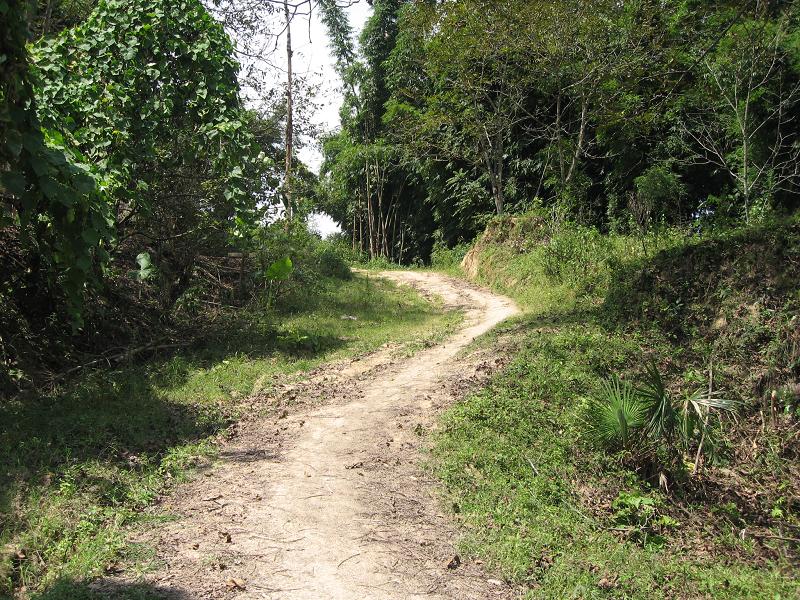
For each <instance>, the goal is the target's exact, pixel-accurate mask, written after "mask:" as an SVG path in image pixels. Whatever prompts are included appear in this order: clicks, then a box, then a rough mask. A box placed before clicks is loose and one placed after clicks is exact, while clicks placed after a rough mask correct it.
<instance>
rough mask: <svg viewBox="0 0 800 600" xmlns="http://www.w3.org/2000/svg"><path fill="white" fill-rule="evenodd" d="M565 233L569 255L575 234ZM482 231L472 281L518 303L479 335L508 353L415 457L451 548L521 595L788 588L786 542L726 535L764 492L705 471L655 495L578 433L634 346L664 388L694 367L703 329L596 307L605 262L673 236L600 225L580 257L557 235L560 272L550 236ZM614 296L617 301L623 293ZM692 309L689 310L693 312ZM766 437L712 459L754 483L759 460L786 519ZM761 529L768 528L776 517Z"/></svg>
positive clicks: (631, 257)
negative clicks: (666, 326) (430, 482)
mask: <svg viewBox="0 0 800 600" xmlns="http://www.w3.org/2000/svg"><path fill="white" fill-rule="evenodd" d="M501 227H502V225H501ZM514 227H517V225H514ZM520 227H523V226H522V225H520ZM492 235H495V236H496V238H495V239H491V237H492ZM569 235H573V236H574V240H573V241H574V243H575V244H580V247H581V248H582V250H580V252H585V250H583V249H585V248H586V244H585V243H584V242H580V238H581V235H582V234H581V235H575V234H574V233H570V234H569ZM488 237H489V238H490V239H489V240H486V239H484V240H482V241H479V242H478V248H479V252H480V268H479V274H478V280H479V281H480V282H482V283H484V284H486V285H489V286H491V287H492V288H493V289H495V290H496V291H498V292H501V293H504V294H507V295H509V296H511V297H512V298H514V299H515V300H516V301H517V302H518V303H519V304H520V306H521V307H522V309H523V311H524V312H523V314H522V315H520V316H518V317H516V318H515V319H512V320H510V321H508V322H506V323H504V324H503V325H501V326H500V327H498V328H497V329H496V330H495V331H493V332H491V333H490V334H488V335H487V336H486V339H483V340H480V341H479V344H481V345H486V344H491V343H495V342H496V340H497V339H498V338H503V339H504V340H505V343H511V344H512V346H513V347H514V348H515V349H514V351H513V352H514V359H513V361H512V362H511V363H510V364H509V366H508V367H507V368H506V369H504V370H503V371H502V372H501V373H499V374H497V375H496V376H495V377H494V378H493V379H492V380H491V381H490V383H489V385H488V387H487V388H485V389H483V390H481V391H478V392H476V393H474V394H472V395H470V396H468V397H467V398H465V399H464V400H463V401H462V402H460V403H458V404H457V405H455V406H454V407H453V408H452V409H451V410H449V411H448V412H447V413H446V414H445V415H444V417H443V422H442V427H441V430H440V431H439V433H437V434H436V436H435V439H434V449H433V455H432V460H431V467H432V468H433V469H434V470H435V471H436V473H437V474H438V476H439V477H440V478H441V480H442V481H443V482H444V484H445V489H446V498H447V503H448V504H449V505H451V506H452V509H453V512H454V513H455V515H456V516H457V518H458V519H459V520H460V521H461V522H462V523H463V527H464V531H465V534H464V538H463V540H462V542H461V544H462V551H463V552H464V553H465V554H466V555H472V556H478V557H481V558H482V559H484V560H485V561H486V562H487V563H488V564H489V565H490V566H492V567H493V568H496V569H498V570H499V571H500V572H501V573H502V574H503V575H504V576H505V577H506V578H507V579H508V580H509V581H511V582H514V583H516V584H518V585H519V586H520V587H521V588H522V589H523V590H525V594H526V597H528V598H634V599H638V598H641V599H645V598H648V599H649V598H700V597H708V598H710V597H714V598H772V599H778V598H780V599H785V598H796V597H797V596H798V594H800V584H798V582H797V562H796V557H797V554H796V553H795V552H794V551H792V550H791V546H787V544H786V543H784V542H781V541H779V540H768V539H767V540H761V541H760V542H758V543H757V542H756V540H755V539H754V538H752V537H748V536H744V539H743V537H742V536H741V535H740V531H741V530H742V528H744V529H745V530H748V531H752V530H753V527H754V526H756V527H759V526H762V527H763V526H764V524H765V523H768V522H769V521H768V519H769V516H770V514H776V513H774V509H772V510H773V512H772V513H771V512H770V510H771V509H770V506H771V504H770V503H771V502H773V501H774V500H775V498H773V497H772V496H771V495H769V494H766V493H765V496H768V497H770V500H769V501H766V500H763V499H762V498H761V497H759V500H758V501H757V502H754V501H752V500H750V501H747V500H745V501H742V498H738V499H737V496H735V495H733V496H732V497H733V498H734V499H736V501H735V502H725V501H723V498H722V497H720V496H715V495H714V493H713V491H712V489H713V487H714V486H715V485H716V483H717V481H718V480H717V479H715V478H714V476H713V475H712V471H713V467H709V468H708V469H707V470H706V475H705V476H704V481H705V483H703V484H701V485H700V486H699V487H700V489H702V488H703V486H708V488H709V489H708V490H706V492H707V496H706V497H705V498H703V497H700V496H698V495H696V494H695V492H696V491H697V490H696V489H694V488H692V489H687V490H686V491H685V492H681V491H680V490H674V491H673V493H671V494H667V493H664V492H663V491H662V490H660V489H659V488H658V484H657V483H655V484H653V483H651V482H650V481H649V480H648V479H647V478H646V477H643V475H642V474H641V473H638V472H637V471H636V470H634V469H633V468H631V465H630V464H629V462H626V460H625V456H624V455H606V454H604V453H600V452H597V451H596V450H595V448H593V447H592V445H591V443H590V442H589V440H587V439H584V437H585V435H584V431H585V429H584V428H583V426H582V424H581V418H582V415H583V407H584V406H585V404H586V402H587V400H588V399H589V398H591V397H594V396H595V395H596V394H598V393H599V391H600V389H601V385H602V382H603V381H604V380H605V379H606V378H607V377H608V376H609V374H611V373H619V374H621V375H622V376H623V377H628V378H631V377H633V376H635V375H638V374H640V373H641V371H642V370H643V368H644V360H643V357H652V358H655V359H656V360H658V361H659V363H660V364H662V365H667V366H669V372H670V374H671V381H670V383H671V385H677V386H685V385H697V383H696V381H695V380H693V379H692V377H695V379H696V377H697V374H698V372H699V373H700V374H702V366H703V364H704V363H703V361H704V360H705V359H706V358H707V357H706V356H705V355H704V354H703V351H704V350H706V349H707V346H708V342H707V340H705V339H701V338H700V336H699V334H698V333H697V332H693V334H694V335H695V337H691V338H686V337H684V338H682V339H676V338H675V337H674V336H672V335H671V334H670V333H669V332H665V331H662V330H660V329H659V328H658V327H657V326H655V325H654V321H653V320H649V321H642V322H639V321H628V320H620V318H619V316H618V315H619V314H620V311H618V310H615V309H616V308H619V307H609V306H607V305H604V304H603V299H604V297H605V296H606V294H607V290H608V289H609V288H610V286H612V285H614V284H615V282H614V277H615V275H614V273H615V270H616V269H619V268H620V267H621V266H624V265H625V264H631V263H632V262H633V261H641V263H643V264H647V262H648V261H649V260H651V259H652V258H653V256H655V255H656V254H657V253H658V251H660V250H663V249H665V248H667V249H669V248H672V253H674V254H677V255H679V254H680V251H681V250H680V248H681V245H682V244H685V243H687V241H681V239H680V238H679V237H678V236H674V235H662V236H659V238H658V239H648V240H646V242H647V244H646V245H643V244H641V240H636V239H632V238H625V237H623V236H615V237H611V238H608V239H605V240H601V241H597V240H595V242H593V243H595V244H596V246H595V248H594V249H590V251H589V253H588V255H587V254H583V256H581V255H578V256H577V258H576V257H575V253H572V252H571V251H570V249H569V248H567V249H564V248H563V240H561V242H562V249H561V250H562V251H563V256H564V257H566V258H562V259H563V260H572V261H574V262H573V264H572V265H571V266H570V267H568V268H564V269H560V268H559V267H558V265H555V268H554V265H553V260H554V257H553V256H552V255H550V256H548V253H549V252H552V248H550V247H548V246H547V245H545V244H539V243H534V244H531V245H529V246H525V245H524V244H525V242H526V241H530V239H534V241H536V240H537V239H539V238H536V236H535V235H532V234H531V232H530V228H529V231H527V232H526V234H525V235H522V236H518V237H516V238H515V237H514V236H513V235H511V236H509V235H508V232H507V231H506V232H505V233H503V232H502V231H501V232H500V233H498V232H496V231H495V232H492V230H491V229H490V232H489V236H488ZM498 238H499V239H498ZM520 238H521V240H520ZM584 241H585V240H584ZM696 242H697V241H696V240H689V241H688V243H689V244H690V245H692V247H694V246H695V245H696ZM575 252H576V253H577V252H578V251H577V250H576V251H575ZM556 258H558V257H556ZM576 264H577V267H576ZM446 271H448V272H450V273H452V268H448V269H446ZM623 271H624V269H623ZM725 272H730V269H728V270H727V271H725ZM659 277H661V278H657V279H656V280H657V281H659V282H661V284H663V277H662V276H659ZM679 283H681V285H690V282H689V283H687V282H685V281H683V280H681V282H679ZM702 286H703V287H704V288H706V287H707V286H708V282H707V281H703V282H702ZM640 293H641V292H640ZM615 298H616V302H624V301H626V300H625V295H624V294H617V296H615ZM628 301H630V298H629V299H628ZM612 309H614V310H612ZM705 309H706V308H705V306H704V305H702V306H701V305H700V304H698V305H696V306H692V307H691V310H693V311H694V313H693V316H697V315H699V313H700V311H702V310H705ZM622 312H623V313H624V312H625V311H622ZM753 350H754V349H753V348H752V347H751V356H752V352H753ZM726 356H727V355H726ZM705 364H707V363H705ZM720 367H722V365H720ZM720 372H721V373H723V374H724V373H726V371H725V369H724V368H721V371H720ZM701 379H702V377H701V378H700V379H698V380H697V381H700V380H701ZM726 383H728V382H726ZM742 393H743V392H742ZM770 435H771V434H768V435H765V437H764V440H762V442H763V443H762V448H761V450H759V452H758V453H757V454H759V455H760V458H758V459H757V461H756V462H749V463H747V464H746V465H742V464H738V462H736V461H738V456H737V457H733V456H731V455H729V458H728V461H734V462H727V463H726V462H725V459H724V457H723V458H722V459H721V461H722V462H721V463H719V466H721V467H726V468H728V469H739V468H745V469H747V470H749V472H750V474H751V478H752V479H751V480H750V481H749V482H748V486H757V487H758V489H759V492H758V493H759V494H761V493H762V492H766V487H764V486H763V485H761V479H762V475H766V474H767V472H769V475H770V476H771V477H773V478H774V479H775V481H776V484H777V485H776V489H782V490H783V492H782V493H783V495H784V500H783V503H782V504H781V511H782V514H781V518H782V519H784V520H785V521H786V522H790V523H791V522H794V523H796V515H794V516H793V514H794V512H793V511H795V510H796V506H795V508H793V509H790V510H785V511H784V509H785V508H786V507H787V506H789V505H791V504H792V502H791V501H788V500H786V498H787V497H790V496H791V491H790V490H791V489H793V488H792V486H793V484H792V473H793V471H792V469H791V468H788V467H790V464H791V463H790V462H787V460H788V461H790V460H791V459H786V458H784V459H781V458H780V456H779V455H778V453H777V452H776V451H773V450H769V449H768V448H767V446H770V447H771V445H774V446H775V447H780V444H777V443H775V439H774V436H772V437H770ZM751 442H752V440H751ZM729 444H731V445H732V444H734V440H730V441H729ZM781 478H782V479H781ZM757 482H758V483H757ZM688 488H691V486H688ZM725 489H726V490H727V488H725ZM693 490H694V491H693ZM693 494H694V495H693ZM745 498H746V497H745ZM748 505H749V506H748ZM762 505H763V506H762ZM745 511H749V512H750V514H749V516H747V517H745V516H743V512H745ZM645 523H646V524H647V527H645V526H644V524H645ZM788 531H789V534H791V532H792V531H794V530H791V529H790V530H788ZM772 532H773V533H775V534H776V535H780V533H781V530H780V527H774V528H773V530H772ZM789 537H791V535H790V536H789Z"/></svg>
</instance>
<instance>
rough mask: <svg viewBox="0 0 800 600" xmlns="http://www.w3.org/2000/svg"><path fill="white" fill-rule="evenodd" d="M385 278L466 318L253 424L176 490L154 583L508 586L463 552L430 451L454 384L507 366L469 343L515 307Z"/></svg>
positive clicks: (430, 590) (358, 591)
mask: <svg viewBox="0 0 800 600" xmlns="http://www.w3.org/2000/svg"><path fill="white" fill-rule="evenodd" d="M381 276H382V277H386V278H388V279H392V280H394V281H396V282H398V283H406V284H410V285H413V286H414V287H416V288H418V289H419V290H420V291H422V292H423V293H425V294H432V295H437V296H441V297H442V298H444V300H445V302H446V304H447V305H448V306H450V307H454V308H460V309H462V310H464V311H465V321H464V323H463V326H462V327H461V328H460V329H459V330H458V331H457V332H456V333H455V334H454V335H453V336H452V337H450V338H449V339H448V340H447V341H446V342H445V343H443V344H441V345H437V346H435V347H432V348H428V349H425V350H423V351H421V352H418V353H417V354H415V355H414V356H413V357H411V358H410V359H409V358H404V359H392V358H391V353H390V352H389V351H383V352H378V353H376V354H373V355H370V356H368V357H366V358H364V359H361V360H356V361H353V362H351V363H348V364H343V365H339V366H337V367H336V368H335V369H333V370H331V369H327V370H322V371H320V372H318V373H317V374H316V375H314V376H312V381H311V383H310V384H306V385H301V386H299V387H297V388H293V389H291V390H288V391H287V392H286V393H287V394H289V397H291V398H293V399H295V400H296V401H297V405H296V407H295V408H290V409H289V410H287V411H285V412H283V413H280V414H278V416H277V418H276V417H272V418H270V419H268V418H259V419H254V420H252V421H251V422H249V423H247V424H245V425H244V426H243V427H242V428H241V429H240V431H239V432H238V433H237V435H236V437H235V438H234V439H233V440H232V441H231V443H230V445H229V446H228V447H226V448H224V449H223V452H222V460H221V462H220V463H219V464H217V465H215V466H214V467H213V468H211V469H210V470H209V471H208V472H206V473H205V475H206V476H205V477H198V478H197V480H195V481H193V482H191V483H189V484H187V485H184V486H181V488H180V489H179V491H178V493H177V494H176V495H175V496H174V497H172V498H170V499H168V500H167V502H166V504H167V510H168V511H170V512H173V513H177V514H178V515H179V516H180V517H181V518H179V519H178V520H176V521H175V522H174V523H170V524H167V525H166V526H164V527H161V528H159V529H158V530H156V533H155V534H152V535H154V536H155V537H156V539H155V540H154V539H150V540H149V541H150V543H155V544H156V546H157V548H158V555H159V556H158V557H159V559H161V561H163V564H164V565H165V568H164V569H162V570H160V571H158V572H157V573H155V574H152V575H150V576H148V577H147V579H148V581H149V583H151V584H153V585H155V586H157V587H158V589H161V590H164V591H169V592H170V593H171V594H172V595H174V596H177V597H182V598H228V597H236V598H239V599H242V600H244V599H251V598H253V599H254V598H265V599H279V598H280V599H282V600H300V599H308V600H311V599H313V600H323V599H337V600H338V599H348V600H353V599H361V598H375V599H378V598H380V599H405V598H413V597H417V596H424V597H428V598H442V599H443V598H455V599H463V598H503V597H508V596H509V595H510V590H509V589H508V588H507V586H506V585H505V584H504V583H502V582H501V581H499V580H497V579H494V578H492V577H491V576H489V575H486V574H485V573H483V572H482V570H481V568H480V565H476V564H468V563H466V562H465V563H462V562H461V561H460V559H459V558H457V557H455V554H454V553H455V550H454V546H453V544H454V541H455V538H456V537H457V533H456V532H455V531H454V530H453V524H452V523H451V522H450V519H449V518H448V517H446V516H445V515H443V514H441V513H442V510H441V507H440V503H439V501H437V498H436V497H435V488H434V485H433V482H431V481H429V480H428V476H427V475H426V474H425V473H424V472H423V471H422V470H421V469H420V466H419V463H420V458H421V456H420V453H419V450H420V449H421V448H422V447H423V446H424V444H425V436H424V433H425V432H426V431H427V430H429V429H430V428H432V427H435V422H436V420H435V419H436V415H437V414H438V413H439V412H440V411H441V410H442V408H443V407H445V406H446V405H447V404H449V403H450V402H452V396H453V394H454V393H457V390H454V388H458V387H459V385H462V386H463V382H464V381H465V380H466V381H468V380H470V379H474V378H476V377H478V376H479V375H480V372H481V371H487V370H491V369H492V368H493V366H494V363H495V362H496V361H495V359H494V358H491V359H489V360H487V357H486V355H485V354H484V355H481V354H474V355H472V356H468V357H464V356H461V355H458V353H459V351H460V350H462V349H463V348H464V347H465V346H467V344H469V342H470V341H472V340H473V339H474V338H475V337H477V336H478V335H480V334H482V333H484V332H486V331H488V330H489V329H491V328H492V327H493V326H494V325H496V324H497V323H499V322H500V321H502V320H504V319H506V318H507V317H509V316H510V315H512V314H514V313H515V312H516V309H515V307H514V306H513V304H512V303H511V302H510V301H509V300H506V299H504V298H500V297H498V296H495V295H493V294H491V293H490V292H488V291H486V290H482V289H479V288H476V287H474V286H471V285H469V284H467V283H464V282H461V281H458V280H455V279H451V278H448V277H445V276H442V275H438V274H434V273H428V272H386V273H382V274H381ZM457 355H458V356H457ZM459 382H461V383H459ZM309 396H312V397H313V398H314V399H319V398H320V397H321V398H322V399H323V400H324V405H322V406H320V405H319V402H311V401H308V397H309ZM313 404H316V406H314V405H313Z"/></svg>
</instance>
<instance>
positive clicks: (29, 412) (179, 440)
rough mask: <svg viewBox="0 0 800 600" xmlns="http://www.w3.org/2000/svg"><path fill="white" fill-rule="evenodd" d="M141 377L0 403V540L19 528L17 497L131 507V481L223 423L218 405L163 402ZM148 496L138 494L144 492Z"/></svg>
mask: <svg viewBox="0 0 800 600" xmlns="http://www.w3.org/2000/svg"><path fill="white" fill-rule="evenodd" d="M154 388H155V383H154V381H152V380H150V379H149V378H148V377H147V376H146V375H144V374H143V373H136V372H134V371H122V372H119V371H118V372H115V373H112V374H103V373H99V372H98V373H94V374H92V375H91V376H90V377H87V378H85V379H84V380H81V381H80V382H78V383H75V384H74V385H72V386H70V388H69V389H68V390H67V391H65V392H64V393H62V394H58V395H35V394H33V393H30V394H26V395H24V396H20V397H17V398H15V399H13V400H8V401H4V402H2V403H0V424H2V425H1V426H0V541H3V540H4V539H7V538H9V537H10V536H13V534H14V533H15V532H16V531H17V530H20V529H22V528H24V527H25V525H24V523H23V520H22V519H21V518H19V515H16V514H15V512H18V511H19V510H20V509H23V510H24V509H25V507H24V506H22V507H20V506H16V505H15V503H16V502H17V499H15V496H16V495H17V494H18V493H19V492H23V493H25V494H26V495H27V493H29V492H30V491H31V490H34V489H37V488H38V489H39V490H40V491H41V494H42V495H43V496H45V497H51V496H53V495H55V494H58V493H62V494H66V493H67V492H69V491H70V490H75V491H78V492H80V491H81V490H82V489H87V490H90V491H91V495H92V496H93V497H95V498H97V500H98V501H99V502H100V504H101V505H118V504H120V503H123V502H130V498H131V497H132V496H134V495H136V494H137V493H139V491H138V490H136V489H135V487H136V485H137V483H136V481H135V480H136V479H137V478H140V477H142V474H143V473H146V472H149V471H150V470H155V469H158V468H159V466H160V465H159V463H160V461H161V459H162V458H163V457H164V456H166V455H167V453H168V452H169V450H170V449H171V448H173V447H175V446H178V445H183V444H188V443H192V442H198V441H200V440H202V439H204V438H205V437H207V436H209V435H211V434H213V433H214V432H216V431H219V430H220V429H221V428H222V427H224V426H225V425H227V424H228V423H229V422H230V417H229V415H226V414H225V413H224V411H223V410H222V409H220V408H219V407H217V406H204V407H201V406H198V405H191V404H181V403H175V402H170V401H167V400H166V399H164V398H163V397H162V396H161V395H160V394H158V393H157V390H156V389H154ZM149 491H151V490H141V493H148V492H149Z"/></svg>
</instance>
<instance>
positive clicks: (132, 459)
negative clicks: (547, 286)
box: [0, 275, 459, 598]
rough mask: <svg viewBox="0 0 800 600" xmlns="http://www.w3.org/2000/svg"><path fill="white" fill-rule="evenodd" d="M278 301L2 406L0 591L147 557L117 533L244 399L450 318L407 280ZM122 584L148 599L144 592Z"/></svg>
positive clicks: (71, 578)
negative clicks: (176, 346)
mask: <svg viewBox="0 0 800 600" xmlns="http://www.w3.org/2000/svg"><path fill="white" fill-rule="evenodd" d="M280 306H281V307H283V308H282V309H281V310H279V311H277V312H276V311H272V312H270V313H267V312H260V311H251V312H250V313H248V314H246V315H242V313H241V312H240V313H234V314H231V315H229V316H223V317H221V318H220V319H219V320H218V321H217V322H216V323H213V324H211V325H210V326H209V329H208V332H207V333H206V335H205V337H204V339H203V341H202V343H201V344H199V345H198V346H197V347H195V348H192V349H191V350H186V351H181V352H178V353H175V354H172V355H169V356H161V357H153V358H151V359H149V360H148V361H146V362H144V363H140V364H128V365H121V366H118V367H117V368H108V369H101V370H97V371H94V372H91V373H87V374H85V375H83V376H82V377H80V378H79V379H77V380H75V381H73V382H70V383H69V384H67V385H63V386H62V387H60V388H59V389H57V390H54V391H52V392H50V393H36V394H34V393H28V394H25V395H22V396H18V397H16V398H14V399H11V400H9V401H5V402H3V403H2V404H0V423H3V426H2V430H0V548H5V549H4V554H3V555H2V557H1V558H0V597H2V596H3V593H6V594H10V593H12V590H13V589H16V590H20V589H21V588H22V587H24V588H25V589H26V590H27V594H28V595H32V597H41V598H89V597H94V596H93V595H92V594H93V593H92V592H90V591H89V590H88V589H87V588H86V586H85V585H84V584H83V583H82V582H83V581H85V580H87V579H91V578H93V577H96V576H99V575H101V574H102V573H103V572H104V570H105V569H106V568H107V567H109V566H112V565H113V564H114V563H115V562H116V561H126V560H128V561H129V562H131V563H133V568H136V566H135V565H136V563H140V562H141V558H142V556H143V555H142V554H141V549H140V550H137V549H135V548H131V547H129V546H128V545H127V544H126V542H125V538H126V532H127V531H128V529H129V528H130V527H131V525H133V524H141V523H143V522H146V521H147V520H148V519H153V518H155V517H152V516H146V513H145V512H144V511H145V509H146V508H147V507H148V506H149V505H150V504H152V502H153V500H154V499H155V498H157V497H158V496H159V495H160V494H163V493H164V492H165V491H166V490H167V489H169V487H170V486H171V485H173V484H174V483H175V482H178V481H181V480H183V479H185V478H186V476H187V474H188V473H189V472H190V471H191V470H192V469H194V468H196V467H197V466H199V465H205V464H207V463H208V462H209V461H210V460H212V459H213V457H214V455H215V444H214V439H215V436H216V434H218V433H220V432H222V431H223V430H224V429H225V428H226V427H227V426H228V425H230V424H231V423H232V422H234V421H235V420H236V419H237V417H238V415H239V411H240V408H239V406H240V403H241V400H242V399H244V398H247V397H248V396H250V395H251V394H253V393H257V392H259V391H265V390H266V391H268V390H269V389H270V387H271V385H273V382H274V381H275V380H276V378H278V377H285V376H291V375H292V374H294V373H299V372H302V371H305V370H308V369H311V368H313V367H315V366H317V365H319V364H321V363H323V362H327V361H332V360H336V359H342V358H345V357H347V356H352V355H355V354H359V353H363V352H367V351H370V350H372V349H375V348H377V347H379V346H381V345H382V344H384V343H386V342H389V341H392V342H401V343H405V344H406V347H407V351H408V352H412V351H413V350H414V349H415V348H419V347H421V346H422V345H424V340H431V339H433V338H435V337H436V336H440V335H443V332H445V331H447V330H449V329H450V328H452V327H453V326H454V323H456V322H457V321H458V319H459V316H458V315H457V314H453V313H445V312H444V311H443V309H442V307H441V306H437V305H435V304H431V303H429V302H426V301H425V300H424V299H422V298H421V297H420V296H419V295H418V294H417V293H416V292H414V291H413V290H411V289H410V288H408V287H404V286H400V287H399V286H396V285H394V284H392V283H390V282H387V281H384V280H380V279H377V278H375V277H374V276H362V275H359V276H356V277H355V278H353V279H352V280H349V281H333V280H331V281H330V282H326V283H325V284H324V285H321V286H316V288H315V292H314V294H313V297H306V298H304V299H303V302H302V303H300V302H293V301H292V299H291V298H284V299H283V300H281V303H280ZM293 306H294V307H295V308H287V307H293ZM297 307H299V308H297ZM342 317H348V318H342ZM353 317H354V318H353ZM420 340H422V342H420ZM122 592H124V595H125V597H130V598H138V597H146V595H143V594H146V590H145V589H144V588H141V587H135V586H134V587H131V588H130V589H126V590H123V591H121V593H122ZM42 594H43V595H42Z"/></svg>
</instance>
